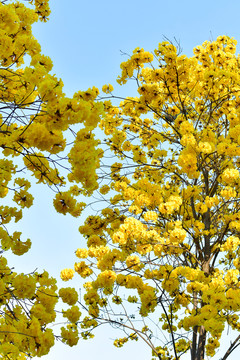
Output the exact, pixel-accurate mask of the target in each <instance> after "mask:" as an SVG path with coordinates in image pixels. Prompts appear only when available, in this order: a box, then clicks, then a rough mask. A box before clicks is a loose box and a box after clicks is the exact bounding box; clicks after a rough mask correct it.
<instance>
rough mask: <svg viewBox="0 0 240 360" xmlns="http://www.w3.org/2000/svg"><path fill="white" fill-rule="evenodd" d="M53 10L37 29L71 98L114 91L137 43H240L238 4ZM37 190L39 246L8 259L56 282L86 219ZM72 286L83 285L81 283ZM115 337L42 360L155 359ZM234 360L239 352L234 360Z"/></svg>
mask: <svg viewBox="0 0 240 360" xmlns="http://www.w3.org/2000/svg"><path fill="white" fill-rule="evenodd" d="M50 6H51V10H52V14H51V16H50V20H49V22H47V23H39V24H37V25H35V26H34V35H35V37H36V38H37V39H38V40H39V42H40V44H41V45H42V51H43V53H44V54H45V55H48V56H50V57H51V59H52V60H53V63H54V69H53V73H55V74H56V75H57V76H58V77H61V78H62V80H63V82H64V84H65V92H66V94H67V95H68V96H71V95H72V94H73V93H74V92H75V91H78V90H85V89H87V88H89V87H91V86H97V87H99V88H101V87H102V85H104V84H106V83H111V84H112V85H113V86H115V79H116V78H117V76H118V75H119V74H120V69H119V65H120V63H121V62H122V61H125V59H126V58H124V57H123V56H122V55H121V52H120V51H123V52H125V53H131V51H132V50H133V49H134V48H136V47H137V46H139V47H143V48H144V49H145V50H149V51H153V50H154V49H155V48H156V47H157V45H158V43H159V42H161V41H162V40H163V37H164V36H165V37H167V38H169V39H170V40H174V38H176V39H177V40H178V41H180V44H181V47H182V49H183V53H184V54H186V55H188V56H191V55H192V48H193V47H194V46H196V45H199V44H201V43H202V42H203V41H205V40H214V39H215V38H216V37H217V36H219V35H223V34H226V35H229V36H231V37H234V38H236V39H237V40H239V41H240V26H239V14H240V2H239V1H237V0H235V1H228V2H226V1H223V0H219V1H211V0H209V1H206V0H203V1H193V0H192V1H189V0H181V1H175V0H172V1H169V2H168V1H167V0H165V1H162V0H158V1H157V0H148V1H142V0H138V1H136V0H128V1H127V0H122V1H118V2H115V1H109V0H101V1H95V0H92V1H80V0H68V1H67V2H66V0H65V1H64V0H55V1H53V0H52V1H50ZM130 89H131V88H130ZM126 90H128V91H129V88H126ZM116 91H119V92H121V93H122V94H124V95H126V96H130V95H131V93H129V92H125V88H123V89H119V88H117V87H116ZM34 192H35V194H34V195H35V205H34V206H33V207H32V208H31V209H30V210H29V211H26V213H25V219H24V220H23V221H22V225H21V227H22V231H23V235H24V236H25V237H30V238H31V239H32V241H33V245H32V249H31V250H30V252H29V254H26V255H25V256H23V257H21V258H16V257H15V256H9V262H10V265H13V264H16V265H15V266H16V270H18V271H24V272H30V271H32V270H34V269H35V268H36V267H38V268H39V269H46V270H48V271H49V272H50V273H51V274H53V275H54V276H56V277H57V276H59V273H60V270H61V269H62V268H65V267H71V266H72V265H73V264H74V261H75V258H74V251H75V250H76V249H77V248H78V247H82V246H83V243H82V239H81V237H80V235H79V233H78V230H77V229H78V227H79V225H81V223H82V222H83V219H82V218H80V219H72V218H71V217H70V216H65V217H64V216H61V215H59V214H56V213H55V210H54V209H53V207H52V200H51V199H52V194H51V193H50V191H49V190H48V189H45V188H43V187H34ZM17 229H19V226H18V227H17ZM70 285H73V286H76V287H77V288H79V287H80V286H81V283H80V280H79V278H77V279H75V280H73V282H72V284H69V286H70ZM110 338H112V339H113V338H114V334H113V330H112V329H111V328H108V329H107V328H106V329H100V330H99V331H98V333H97V336H96V340H94V341H88V342H81V343H80V344H79V345H78V346H77V347H75V348H72V349H69V348H67V347H65V346H62V345H61V344H59V345H56V347H55V348H54V349H53V350H52V351H51V353H50V354H49V355H48V356H46V357H44V358H43V359H46V360H63V359H64V360H65V359H66V358H67V357H68V356H69V358H71V360H81V359H85V358H87V359H88V360H95V359H96V357H98V358H100V359H102V358H104V360H110V359H111V360H112V358H115V360H118V359H119V360H120V359H122V358H123V357H125V358H126V360H128V359H131V358H132V357H137V359H138V360H147V359H150V358H151V355H150V351H149V350H148V348H147V347H146V346H145V345H144V344H142V345H141V343H140V342H138V343H135V342H134V343H132V344H130V345H126V348H123V349H116V348H114V347H113V346H112V345H111V343H112V340H110ZM225 341H226V342H228V341H229V338H227V337H226V338H225V339H224V342H225ZM234 356H235V358H234ZM217 358H219V356H218V357H216V359H217ZM235 359H237V354H235V355H233V356H232V357H231V360H235Z"/></svg>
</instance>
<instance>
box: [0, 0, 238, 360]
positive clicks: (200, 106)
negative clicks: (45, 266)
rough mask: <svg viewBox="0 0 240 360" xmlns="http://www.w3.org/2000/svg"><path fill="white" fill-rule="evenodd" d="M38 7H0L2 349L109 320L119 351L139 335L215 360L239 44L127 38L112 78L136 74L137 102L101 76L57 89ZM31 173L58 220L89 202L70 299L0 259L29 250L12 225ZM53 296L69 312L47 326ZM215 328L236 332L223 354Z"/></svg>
mask: <svg viewBox="0 0 240 360" xmlns="http://www.w3.org/2000/svg"><path fill="white" fill-rule="evenodd" d="M49 14H50V10H49V6H48V1H47V0H41V1H40V0H35V1H25V2H24V3H23V2H15V1H13V2H10V1H7V0H2V1H1V2H0V122H1V124H0V148H1V158H0V176H1V183H0V197H1V198H2V199H4V200H3V204H5V203H7V204H8V205H1V206H0V221H1V223H0V225H1V226H0V240H1V257H0V262H1V266H0V273H1V276H0V288H1V295H0V301H1V308H0V309H1V317H0V357H1V358H2V359H13V360H14V359H16V360H20V359H27V358H31V357H34V356H38V357H40V356H42V355H45V354H47V353H48V352H49V350H50V348H51V347H52V346H53V345H54V339H55V338H56V337H57V338H61V340H62V341H63V342H65V343H67V344H68V345H70V346H73V345H76V344H77V342H78V340H79V338H80V337H81V338H83V339H88V338H91V337H92V336H93V335H94V329H95V328H96V327H98V326H100V325H104V324H106V323H108V324H111V325H113V326H114V327H117V328H118V329H122V330H123V337H122V338H116V339H115V341H114V345H115V346H117V347H122V346H123V345H124V343H126V342H127V341H129V340H138V339H139V340H141V341H145V343H146V345H147V346H149V347H150V349H151V350H152V357H153V358H157V359H160V360H170V359H172V360H179V359H181V357H182V355H184V354H187V353H189V358H191V360H203V359H204V358H206V356H207V357H213V356H214V355H215V353H216V351H219V353H221V357H222V359H224V360H225V359H227V358H228V357H229V356H230V354H231V353H232V352H233V351H234V350H235V348H236V347H237V346H238V345H239V344H240V342H239V340H240V335H238V332H239V330H240V321H239V310H240V274H239V270H240V260H239V255H240V205H239V204H240V202H239V200H240V177H239V171H240V170H239V168H240V160H239V156H240V85H239V84H240V74H239V68H240V57H239V55H236V40H234V39H232V38H230V37H228V36H220V37H218V38H217V40H216V41H212V42H210V41H206V42H205V43H203V44H202V46H197V47H196V48H195V49H194V50H193V56H192V57H187V56H185V55H182V53H181V49H180V48H179V46H177V44H176V46H175V45H174V44H173V43H171V42H170V41H164V42H162V43H160V44H159V45H158V47H157V49H156V50H154V52H147V51H145V50H144V49H141V48H136V49H135V50H134V51H133V54H132V55H131V56H130V55H129V57H128V59H127V60H126V61H125V62H123V63H122V64H121V75H120V76H119V78H118V79H117V82H118V84H120V85H123V86H124V84H126V83H127V81H129V80H133V81H135V83H136V94H135V95H134V96H127V97H125V98H120V97H118V96H116V95H115V94H114V92H113V86H112V85H110V84H108V85H104V86H103V88H102V94H101V95H100V92H99V90H98V89H97V88H95V87H93V88H91V89H88V90H86V91H79V92H77V93H75V94H74V95H73V97H72V98H68V97H66V95H65V94H64V92H63V83H62V81H61V80H60V79H58V78H57V77H56V76H55V75H52V73H51V69H52V62H51V60H50V58H48V57H47V56H44V55H43V54H42V53H41V47H40V45H39V43H38V42H37V40H36V39H35V38H34V37H33V35H32V30H31V26H32V24H33V23H34V22H36V21H38V20H41V21H47V18H48V16H49ZM29 175H32V176H33V177H30V176H29ZM30 179H33V180H32V181H30ZM34 181H35V182H37V183H42V184H45V185H46V188H47V187H50V188H51V189H52V191H54V192H55V193H56V195H55V198H54V201H53V204H54V207H55V209H56V211H57V212H59V213H61V214H63V215H66V214H71V215H72V216H74V217H79V216H80V214H81V213H82V211H83V210H84V209H85V208H86V207H87V206H88V205H89V204H91V203H92V202H94V201H98V205H97V210H96V212H95V213H94V212H93V213H92V215H91V216H88V217H87V219H86V221H85V223H84V224H81V226H80V227H79V231H80V234H81V235H82V236H83V237H84V238H85V239H86V246H85V247H82V248H79V249H77V250H76V257H77V258H78V260H77V261H76V263H75V265H74V266H73V269H64V270H63V271H62V272H61V278H62V280H64V281H68V280H70V279H71V278H72V277H73V276H74V273H77V274H79V275H80V276H81V277H82V278H83V279H86V282H85V283H84V298H83V299H82V300H81V299H80V298H78V293H77V291H76V290H75V289H74V288H71V287H65V288H61V289H60V290H59V291H58V290H57V286H56V279H54V278H52V277H51V276H50V275H49V274H48V273H47V272H46V271H44V272H42V273H39V272H36V271H33V273H31V274H27V275H26V274H23V273H20V274H18V273H16V272H15V271H13V269H12V268H11V267H10V266H9V265H8V264H7V260H6V256H5V254H4V253H5V252H6V251H12V252H13V253H14V254H16V255H22V254H24V253H25V252H27V251H28V250H29V249H30V246H31V241H30V240H29V239H27V240H25V241H24V240H22V238H21V235H22V234H21V233H20V232H17V231H16V232H14V233H11V232H10V231H9V230H8V224H11V222H12V221H15V222H18V221H20V220H21V218H22V216H23V212H24V209H25V208H29V207H31V205H32V203H33V196H32V194H31V192H30V191H31V190H30V188H31V182H32V183H33V182H34ZM83 200H84V202H83ZM26 216H27V215H26ZM63 266H64V265H63ZM84 281H85V280H84ZM59 298H60V299H61V300H62V301H63V302H64V303H66V304H67V305H68V306H70V307H68V308H67V309H65V310H63V311H60V312H61V313H62V316H63V319H64V320H66V321H65V322H66V325H65V326H63V327H62V328H61V334H59V335H57V334H54V333H53V331H52V329H50V327H49V325H50V324H52V323H53V322H54V321H55V318H56V312H57V311H58V310H57V302H58V300H59ZM81 312H83V315H81ZM226 326H228V327H230V328H231V329H232V330H234V331H235V333H236V336H235V339H234V340H233V341H232V343H229V347H228V350H227V351H225V352H222V350H221V346H220V340H221V337H222V334H223V331H224V328H225V327H226Z"/></svg>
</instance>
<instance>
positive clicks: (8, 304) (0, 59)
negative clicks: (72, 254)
mask: <svg viewBox="0 0 240 360" xmlns="http://www.w3.org/2000/svg"><path fill="white" fill-rule="evenodd" d="M49 13H50V9H49V5H48V0H41V1H39V0H33V1H24V2H19V1H8V0H2V1H0V149H1V151H0V197H1V198H2V204H1V205H0V244H1V245H0V247H1V250H0V252H1V255H0V358H1V359H4V360H7V359H11V360H15V359H18V360H20V359H28V358H31V357H34V356H38V357H40V356H42V355H46V354H47V353H48V352H49V349H50V348H51V347H52V346H53V344H54V340H55V337H56V336H57V335H55V334H54V333H53V331H52V329H50V326H49V325H50V324H52V323H53V322H54V320H55V318H56V311H57V310H56V303H57V301H58V299H59V297H60V298H61V299H62V301H63V302H64V303H67V304H68V305H69V306H71V307H70V308H68V309H67V310H63V313H62V314H63V317H64V320H65V322H67V326H66V327H62V329H61V336H60V335H58V337H59V339H60V338H61V339H62V341H64V342H66V343H67V344H68V345H70V346H72V345H74V344H76V343H77V341H78V333H77V332H76V331H75V329H74V326H72V325H71V324H72V323H75V322H76V321H77V320H78V319H79V317H80V315H81V314H80V311H79V308H78V307H77V306H76V305H75V304H76V302H77V300H78V294H77V292H76V291H75V290H74V289H73V288H63V289H60V290H59V293H58V292H57V286H56V280H55V279H53V278H52V277H50V276H49V274H48V273H47V272H46V271H44V272H37V271H33V272H32V273H31V274H27V275H26V274H23V273H20V274H18V273H16V272H15V271H14V270H13V268H11V267H10V266H9V265H8V264H7V259H6V256H4V253H5V252H6V251H12V252H13V253H14V254H15V255H23V254H24V253H26V252H27V251H28V250H29V248H30V246H31V241H30V239H27V240H25V241H24V240H23V239H22V237H21V232H19V231H15V232H13V233H11V232H10V230H9V224H11V222H13V221H14V222H18V221H19V220H20V219H21V218H22V216H23V211H25V209H26V208H29V207H30V206H31V205H32V203H33V196H32V194H31V192H30V190H29V189H30V186H31V181H30V179H31V176H30V175H32V176H33V177H34V178H35V179H34V180H35V182H38V183H41V184H46V185H47V186H48V187H51V188H52V190H53V191H55V193H56V196H55V198H54V206H55V208H56V210H57V211H58V212H60V213H63V214H66V213H70V214H71V215H73V216H79V215H80V213H81V211H82V209H83V208H84V206H85V204H84V203H82V202H78V201H77V199H76V196H77V195H78V194H79V193H82V192H84V193H86V194H91V193H92V191H93V190H94V189H95V188H96V187H97V182H96V175H95V169H96V168H97V167H98V166H99V164H100V162H99V161H100V157H101V151H100V150H99V152H95V155H94V156H92V152H91V149H92V148H93V147H94V146H96V144H97V143H98V141H97V140H95V139H94V135H93V134H92V129H93V128H94V127H95V126H96V123H97V122H98V120H99V117H100V114H101V113H102V111H103V105H102V104H101V103H98V102H94V99H95V98H96V96H97V95H98V90H97V89H96V88H93V89H89V90H87V91H85V92H84V91H82V92H81V91H80V92H78V93H76V94H75V95H74V96H73V98H71V99H70V98H67V97H66V96H65V94H64V93H63V90H62V88H63V84H62V81H61V80H59V79H57V78H56V76H54V75H52V74H51V69H52V62H51V60H50V58H48V57H47V56H44V55H43V54H42V53H41V47H40V45H39V43H38V41H37V40H36V39H35V38H34V36H33V34H32V24H33V23H34V22H36V21H38V20H41V21H46V20H47V18H48V16H49ZM69 143H71V144H72V145H71V147H70V145H69ZM83 149H84V151H83ZM67 175H69V176H68V179H67ZM34 180H33V181H32V182H34ZM71 182H74V184H72V186H70V185H71ZM79 183H83V184H84V187H82V186H78V184H79ZM47 186H46V187H47ZM5 204H8V205H5ZM39 265H40V264H39ZM59 311H61V310H59Z"/></svg>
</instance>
